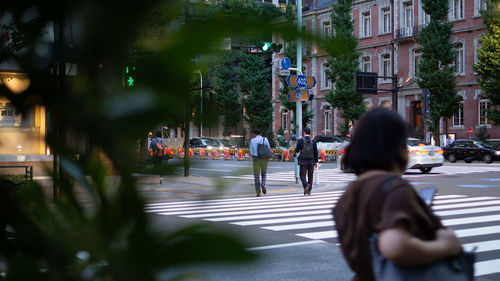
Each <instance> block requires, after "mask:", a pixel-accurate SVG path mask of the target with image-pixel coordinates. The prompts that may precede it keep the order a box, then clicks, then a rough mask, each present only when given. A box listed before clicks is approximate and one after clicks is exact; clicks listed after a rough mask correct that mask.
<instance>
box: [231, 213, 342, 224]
mask: <svg viewBox="0 0 500 281" xmlns="http://www.w3.org/2000/svg"><path fill="white" fill-rule="evenodd" d="M266 217H267V216H266ZM324 219H329V220H333V215H331V214H330V215H321V216H305V217H292V218H284V219H268V220H253V221H237V222H232V223H231V224H236V225H243V226H246V225H264V224H275V223H287V222H299V221H313V220H324Z"/></svg>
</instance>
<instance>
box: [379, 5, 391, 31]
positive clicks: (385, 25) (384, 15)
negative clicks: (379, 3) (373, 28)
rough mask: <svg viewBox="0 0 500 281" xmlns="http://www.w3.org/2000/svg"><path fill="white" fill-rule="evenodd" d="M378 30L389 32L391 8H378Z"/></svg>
mask: <svg viewBox="0 0 500 281" xmlns="http://www.w3.org/2000/svg"><path fill="white" fill-rule="evenodd" d="M379 26H380V30H379V32H380V33H382V34H385V33H390V32H391V8H390V7H385V8H382V9H380V23H379Z"/></svg>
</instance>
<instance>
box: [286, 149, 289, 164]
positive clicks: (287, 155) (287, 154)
mask: <svg viewBox="0 0 500 281" xmlns="http://www.w3.org/2000/svg"><path fill="white" fill-rule="evenodd" d="M289 157H290V151H288V149H285V161H288V158H289Z"/></svg>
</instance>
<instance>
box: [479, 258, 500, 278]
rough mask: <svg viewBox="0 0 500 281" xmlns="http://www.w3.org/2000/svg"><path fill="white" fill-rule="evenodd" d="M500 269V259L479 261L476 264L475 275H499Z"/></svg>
mask: <svg viewBox="0 0 500 281" xmlns="http://www.w3.org/2000/svg"><path fill="white" fill-rule="evenodd" d="M499 268H500V259H495V260H487V261H479V262H476V263H475V264H474V275H475V276H483V275H488V274H493V273H498V269H499Z"/></svg>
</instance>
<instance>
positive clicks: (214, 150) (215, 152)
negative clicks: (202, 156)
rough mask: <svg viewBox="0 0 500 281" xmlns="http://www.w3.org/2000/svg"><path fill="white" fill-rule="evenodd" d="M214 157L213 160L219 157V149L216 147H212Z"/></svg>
mask: <svg viewBox="0 0 500 281" xmlns="http://www.w3.org/2000/svg"><path fill="white" fill-rule="evenodd" d="M212 159H213V160H215V159H217V149H216V148H214V149H212Z"/></svg>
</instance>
